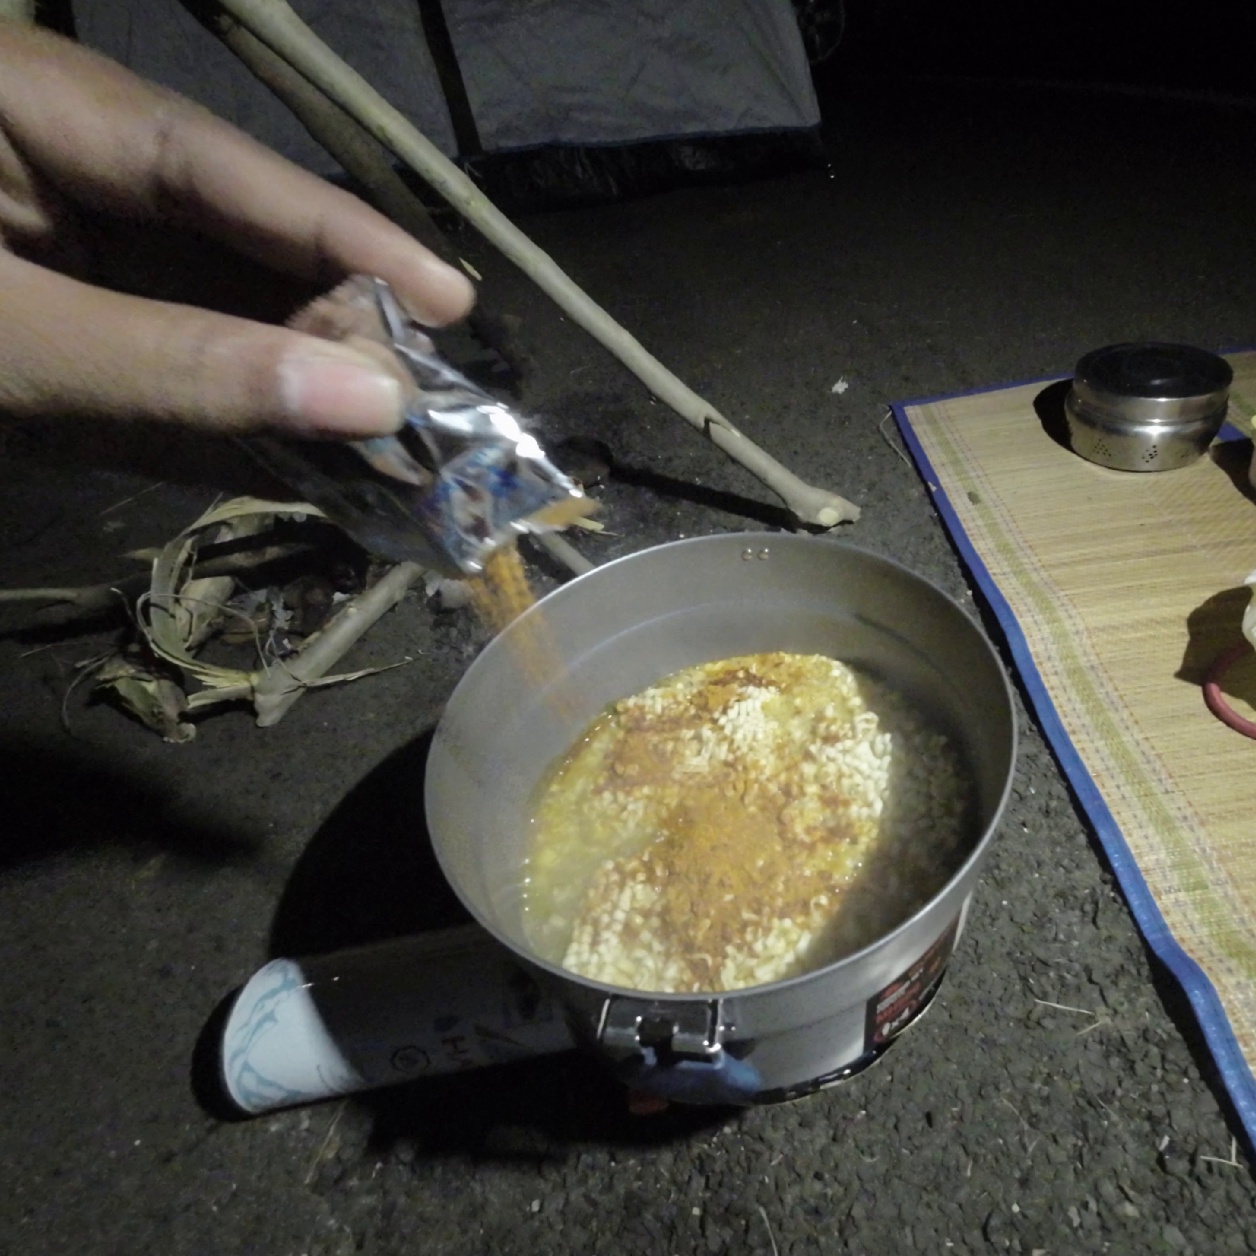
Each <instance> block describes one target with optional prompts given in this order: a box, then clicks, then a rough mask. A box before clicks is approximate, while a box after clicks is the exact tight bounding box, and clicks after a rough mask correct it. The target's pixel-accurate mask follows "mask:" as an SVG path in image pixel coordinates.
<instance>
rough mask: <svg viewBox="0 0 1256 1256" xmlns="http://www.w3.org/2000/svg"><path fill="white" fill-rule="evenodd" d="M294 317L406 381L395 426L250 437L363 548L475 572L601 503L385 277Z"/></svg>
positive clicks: (343, 290) (277, 471)
mask: <svg viewBox="0 0 1256 1256" xmlns="http://www.w3.org/2000/svg"><path fill="white" fill-rule="evenodd" d="M290 326H292V327H294V328H296V329H297V330H299V331H305V332H308V333H310V334H313V335H318V336H323V337H325V338H326V339H331V340H338V341H341V342H343V343H345V344H346V345H349V346H351V347H353V348H355V349H357V350H359V351H360V352H363V353H366V354H367V355H369V356H371V357H373V358H375V359H376V360H377V361H379V362H380V363H381V365H384V366H385V367H386V369H389V370H391V371H392V372H393V373H394V374H396V376H397V378H398V380H399V381H400V382H401V383H402V386H403V389H404V390H405V396H406V406H405V422H404V425H403V427H402V429H401V431H400V432H398V433H397V434H396V435H395V436H382V437H372V438H370V439H366V440H357V441H326V440H301V439H296V438H291V437H281V436H270V435H268V436H249V437H245V438H242V439H243V443H244V444H245V445H246V447H247V448H248V449H249V451H250V452H251V453H252V454H253V456H254V457H255V458H257V459H258V460H259V461H260V462H261V463H262V465H263V466H265V467H266V468H267V469H268V470H269V471H270V472H271V473H272V474H273V475H276V476H278V477H279V478H280V479H281V480H283V481H284V482H285V483H286V484H288V485H289V486H290V487H291V488H293V489H295V490H296V491H297V492H299V493H301V494H302V495H303V496H304V498H305V499H306V500H307V501H308V502H310V504H311V505H314V506H317V507H318V508H319V509H320V510H322V511H323V513H324V514H326V515H327V517H328V518H329V519H331V520H332V522H334V523H336V524H337V525H339V526H340V527H341V528H343V529H344V530H345V531H346V532H347V533H348V534H349V535H350V536H351V537H353V539H354V540H356V541H357V542H358V544H360V545H362V546H363V547H364V548H365V549H367V550H369V551H370V552H372V553H374V554H378V555H379V556H380V557H382V558H387V559H390V560H392V561H395V562H403V561H415V562H419V563H421V564H423V565H424V566H426V567H430V568H434V569H436V570H438V571H441V572H443V573H445V574H447V575H452V576H474V575H478V574H479V573H480V572H481V571H483V569H484V563H485V560H486V559H487V558H488V556H489V555H490V554H491V553H492V552H493V551H494V550H495V549H497V548H498V547H499V546H501V545H504V544H506V543H508V542H509V541H511V540H513V539H514V538H515V537H517V536H518V535H519V534H521V533H527V532H544V531H552V530H557V529H561V528H565V527H568V526H570V525H571V524H572V523H574V522H575V520H576V519H578V518H580V517H582V516H584V515H587V514H590V513H592V511H593V509H594V503H593V502H592V501H591V500H590V499H589V498H588V497H586V496H585V495H584V493H583V492H582V491H581V489H580V487H579V486H578V485H577V484H576V483H575V481H573V480H571V479H570V478H569V477H568V476H566V475H564V474H563V473H562V472H561V471H559V470H558V468H557V467H555V466H554V465H553V463H551V462H550V460H549V459H548V458H547V457H546V455H545V452H544V450H543V449H542V448H541V446H540V444H539V442H538V441H537V439H536V437H535V436H533V435H532V434H531V433H530V432H528V431H526V430H525V428H524V426H523V423H522V422H521V421H520V418H519V416H518V415H517V414H516V412H515V411H514V410H513V409H512V408H511V407H510V406H508V405H506V404H505V403H504V402H501V401H499V400H497V398H495V397H493V396H492V395H491V394H489V393H487V392H485V391H484V390H483V389H482V388H480V387H479V386H478V385H476V384H475V383H473V382H472V381H471V380H469V379H467V378H465V377H464V376H463V375H461V374H460V373H459V372H458V371H456V370H455V369H454V368H453V367H452V366H450V365H449V364H448V363H447V362H445V361H444V360H443V359H441V358H440V357H439V356H438V355H437V353H436V350H435V347H434V346H433V344H432V341H431V340H430V339H429V338H428V337H427V336H426V335H425V334H424V333H423V331H422V329H421V328H420V327H419V325H418V324H417V323H416V322H415V321H414V320H413V319H412V318H410V317H409V315H407V314H406V313H405V311H404V310H403V309H402V307H401V304H400V303H399V302H398V300H397V298H396V296H395V295H394V294H393V292H392V290H391V288H390V287H389V286H388V284H386V283H385V282H384V281H383V280H381V279H376V278H372V277H370V276H365V275H355V276H354V277H352V278H350V279H348V280H346V281H345V282H344V283H342V284H341V285H340V286H339V287H337V288H335V289H334V290H333V291H332V292H330V293H328V294H327V295H326V296H323V297H320V298H319V299H318V300H316V301H314V302H313V303H312V304H311V305H309V306H307V307H306V308H305V309H304V310H302V311H301V312H300V313H299V314H298V315H297V316H296V317H295V318H293V319H292V320H291V322H290Z"/></svg>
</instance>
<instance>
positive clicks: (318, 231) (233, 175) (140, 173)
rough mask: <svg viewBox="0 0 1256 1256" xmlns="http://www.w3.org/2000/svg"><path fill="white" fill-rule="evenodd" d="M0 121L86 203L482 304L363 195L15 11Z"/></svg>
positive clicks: (418, 301) (425, 312) (264, 258)
mask: <svg viewBox="0 0 1256 1256" xmlns="http://www.w3.org/2000/svg"><path fill="white" fill-rule="evenodd" d="M0 128H2V129H3V130H4V131H5V132H6V133H7V135H8V136H9V138H10V140H11V142H12V143H13V145H14V147H15V148H16V149H17V150H18V151H19V152H20V153H21V154H22V157H23V159H24V160H25V161H26V162H27V163H28V164H29V165H30V166H31V167H33V168H34V169H36V170H38V171H39V172H40V174H41V176H43V177H45V178H47V179H48V180H49V181H51V182H52V183H53V184H54V185H55V186H56V187H57V188H58V190H59V191H61V192H62V193H63V194H64V195H66V196H69V197H71V198H73V199H75V200H78V201H79V202H80V203H82V204H85V205H88V206H90V207H94V208H97V209H106V210H110V211H112V212H115V213H122V214H125V215H127V216H135V215H136V214H140V215H143V216H146V217H150V218H156V219H160V220H164V221H175V222H179V223H184V224H190V225H193V226H195V227H197V228H198V229H200V230H203V231H205V232H206V233H208V234H210V235H212V236H213V237H214V238H216V239H218V240H221V241H223V242H225V243H228V244H230V245H232V246H233V247H235V248H238V249H240V250H241V251H243V252H244V253H246V254H247V255H248V256H250V257H252V258H255V259H257V260H259V261H261V262H264V263H266V264H267V265H269V266H272V267H274V268H275V269H278V270H283V271H286V272H288V273H290V274H293V275H296V276H298V277H300V278H303V279H309V280H313V281H316V282H320V283H323V284H326V285H327V286H328V287H330V286H331V285H332V284H334V283H335V282H337V281H338V280H340V279H342V278H344V277H345V276H346V275H349V274H353V273H355V272H362V273H366V274H373V275H378V276H380V277H381V278H382V279H385V280H387V281H388V282H389V283H390V284H391V285H392V286H393V287H394V288H395V289H396V291H397V293H398V295H399V296H400V297H401V298H402V300H403V301H404V302H405V303H406V305H407V306H408V307H409V308H410V309H411V310H412V311H413V313H414V315H415V317H416V318H418V319H419V320H420V321H422V322H426V323H428V324H430V325H433V326H440V325H443V324H445V323H449V322H453V321H454V320H456V319H458V318H461V317H462V316H463V315H465V314H466V313H467V312H468V310H470V308H471V305H472V303H473V301H474V290H473V288H472V287H471V284H470V282H469V281H468V279H467V278H466V276H465V275H463V274H461V273H460V272H459V271H457V270H455V269H454V268H453V267H451V266H448V265H446V264H445V263H444V262H442V261H441V260H440V259H439V258H437V257H436V256H435V255H434V254H432V253H430V252H429V251H428V250H427V249H425V248H423V247H422V246H421V245H420V244H418V243H417V242H416V241H415V240H413V239H412V238H411V237H410V236H409V235H407V234H406V233H405V232H404V231H402V230H401V229H400V228H399V227H397V226H396V225H394V224H393V223H391V222H389V221H388V219H386V218H384V217H383V216H382V215H381V214H378V213H376V212H375V211H374V210H373V209H371V208H370V207H369V206H367V205H365V204H363V203H362V202H361V201H359V200H358V199H357V198H356V197H353V196H350V195H349V194H348V193H347V192H344V191H342V190H340V189H339V188H335V187H333V186H331V185H330V184H328V183H326V182H324V181H323V180H321V179H319V178H317V177H315V176H314V175H312V174H310V173H309V172H308V171H305V170H302V169H301V168H299V167H298V166H295V165H293V164H292V163H291V162H288V161H285V160H284V159H283V158H282V157H279V156H278V155H277V154H275V153H273V152H271V151H270V150H269V149H267V148H265V147H264V146H263V145H261V144H258V143H257V142H256V141H254V140H252V139H250V138H249V137H248V136H246V135H244V134H243V133H242V132H240V131H237V130H236V129H235V128H234V127H231V126H229V125H228V124H227V123H225V122H223V121H221V120H220V119H218V118H215V117H213V116H212V115H211V114H209V113H207V112H206V111H205V110H203V109H200V108H199V107H198V106H196V105H193V104H192V103H191V102H189V101H187V100H184V99H183V98H182V97H179V96H176V95H175V94H174V93H171V92H167V91H165V90H164V89H161V88H158V87H155V86H153V85H152V84H149V83H146V82H144V81H143V80H142V79H139V78H137V77H136V76H135V75H133V74H131V73H130V72H129V71H127V70H125V69H123V68H122V67H121V66H118V65H115V64H114V63H113V62H111V61H108V60H106V59H105V58H103V57H100V56H97V55H96V54H94V53H91V52H89V51H87V50H85V49H83V48H80V47H78V46H77V45H75V44H73V43H71V42H69V41H68V40H62V39H60V38H58V37H56V36H53V35H50V34H48V33H46V32H41V31H38V30H35V29H33V28H26V27H21V26H15V25H13V24H10V23H5V22H0Z"/></svg>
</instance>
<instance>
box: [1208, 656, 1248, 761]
mask: <svg viewBox="0 0 1256 1256" xmlns="http://www.w3.org/2000/svg"><path fill="white" fill-rule="evenodd" d="M1251 648H1252V647H1251V645H1250V644H1249V643H1248V642H1246V641H1244V642H1243V643H1242V644H1241V645H1236V646H1234V647H1233V648H1232V649H1229V650H1227V651H1226V652H1225V653H1224V654H1221V655H1218V656H1217V660H1216V662H1215V663H1213V665H1212V670H1211V671H1210V672H1209V673H1208V679H1207V680H1205V681H1204V701H1205V702H1206V703H1207V704H1208V709H1209V710H1210V711H1211V712H1212V713H1213V715H1215V716H1216V717H1217V719H1219V720H1220V721H1221V722H1222V723H1223V724H1225V725H1227V726H1228V727H1230V728H1232V729H1234V731H1235V732H1236V733H1242V734H1243V736H1244V737H1252V738H1256V723H1253V722H1252V721H1251V720H1248V719H1244V718H1243V716H1241V715H1240V714H1239V713H1238V712H1237V711H1236V710H1234V708H1233V707H1231V706H1230V704H1229V703H1228V702H1227V701H1226V700H1225V698H1224V696H1223V695H1222V693H1221V682H1222V681H1223V680H1224V679H1225V674H1226V672H1228V671H1229V670H1230V668H1232V667H1233V666H1234V665H1235V663H1237V662H1238V661H1239V659H1241V658H1243V657H1245V656H1246V655H1247V654H1248V653H1249V652H1250V650H1251Z"/></svg>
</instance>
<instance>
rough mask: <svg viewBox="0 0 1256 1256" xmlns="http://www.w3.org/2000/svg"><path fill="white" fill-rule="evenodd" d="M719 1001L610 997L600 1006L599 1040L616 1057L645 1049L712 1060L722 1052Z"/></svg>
mask: <svg viewBox="0 0 1256 1256" xmlns="http://www.w3.org/2000/svg"><path fill="white" fill-rule="evenodd" d="M722 1021H723V1017H722V1016H721V1011H720V1004H719V1000H714V1001H712V1002H710V1003H650V1002H647V1001H645V1000H643V999H623V998H610V999H607V1000H606V1003H605V1004H604V1005H603V1007H602V1024H601V1026H600V1028H599V1029H598V1041H599V1042H600V1043H601V1044H602V1046H604V1047H605V1048H606V1049H607V1051H609V1052H610V1053H611V1054H612V1055H615V1056H625V1055H639V1054H640V1053H641V1051H642V1050H643V1049H644V1048H647V1047H649V1048H653V1049H654V1050H655V1051H656V1052H663V1053H666V1054H669V1055H674V1056H676V1057H678V1058H679V1059H683V1060H704V1061H712V1060H715V1059H717V1058H718V1057H719V1056H720V1055H722V1054H723V1051H724V1047H723V1041H724V1031H725V1028H726V1027H725V1026H724V1024H723V1023H722Z"/></svg>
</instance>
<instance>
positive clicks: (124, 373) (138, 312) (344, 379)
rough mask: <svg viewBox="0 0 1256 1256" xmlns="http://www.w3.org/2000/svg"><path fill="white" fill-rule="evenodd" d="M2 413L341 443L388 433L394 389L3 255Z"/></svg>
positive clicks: (280, 345) (372, 364)
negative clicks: (149, 422) (146, 422)
mask: <svg viewBox="0 0 1256 1256" xmlns="http://www.w3.org/2000/svg"><path fill="white" fill-rule="evenodd" d="M0 411H7V412H8V413H9V414H10V415H15V416H25V415H31V416H33V415H58V414H78V415H89V416H102V417H109V418H136V419H159V420H166V421H169V422H174V423H182V424H187V425H190V426H194V427H200V428H207V429H217V430H220V431H226V432H239V431H245V430H248V429H250V428H257V427H270V428H279V429H287V430H289V431H292V432H296V433H300V434H303V435H328V436H341V437H346V438H348V437H361V436H374V435H381V434H384V433H388V432H393V431H396V430H397V428H398V427H399V426H400V423H401V414H402V386H401V381H400V379H399V378H398V377H397V376H396V375H395V374H394V373H393V372H391V371H390V370H389V369H388V366H387V365H386V364H384V363H382V362H380V361H379V360H373V359H372V358H371V357H369V356H367V355H366V354H363V353H359V352H356V351H355V350H353V349H350V348H348V347H346V346H345V345H342V344H338V343H333V342H331V341H328V340H322V339H319V338H318V337H315V336H307V335H303V334H302V333H300V332H296V331H291V330H289V329H288V328H285V327H272V326H270V325H268V324H265V323H254V322H250V321H249V320H248V319H243V318H232V317H229V316H227V315H224V314H215V313H212V312H210V311H207V310H200V309H193V308H191V307H189V306H182V305H172V304H167V303H163V302H158V301H146V300H143V299H141V298H139V297H131V296H122V295H119V294H117V293H113V292H106V291H105V290H103V289H101V288H94V287H91V286H90V285H88V284H84V283H80V282H78V281H77V280H74V279H69V278H67V277H66V276H64V275H60V274H57V273H56V272H54V271H49V270H45V269H43V268H42V267H39V266H36V265H34V264H33V263H30V262H27V261H25V260H23V259H21V258H17V257H14V256H13V255H12V254H4V253H0Z"/></svg>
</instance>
